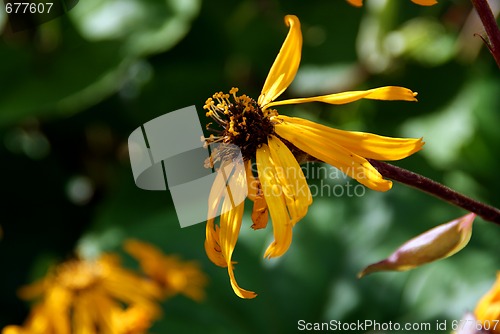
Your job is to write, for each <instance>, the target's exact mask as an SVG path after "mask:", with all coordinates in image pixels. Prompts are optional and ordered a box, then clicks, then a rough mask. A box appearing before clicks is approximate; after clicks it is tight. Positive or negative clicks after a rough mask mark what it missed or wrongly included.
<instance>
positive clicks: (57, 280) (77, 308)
mask: <svg viewBox="0 0 500 334" xmlns="http://www.w3.org/2000/svg"><path fill="white" fill-rule="evenodd" d="M19 293H20V295H21V297H22V298H23V299H33V298H40V299H41V300H40V302H39V303H38V304H37V305H36V306H35V307H34V309H33V311H32V313H31V315H30V317H29V318H28V320H27V321H26V323H25V325H24V326H23V327H20V326H7V327H6V328H4V329H3V332H2V333H3V334H16V333H18V334H25V333H26V334H28V333H29V334H71V333H72V334H87V333H96V330H97V331H98V333H110V334H127V333H141V332H140V331H136V332H130V331H125V330H123V331H122V330H120V329H119V327H117V325H116V318H117V316H119V315H121V314H123V313H124V309H123V305H128V307H138V308H140V309H141V310H143V312H145V313H147V314H148V317H149V319H153V318H157V317H158V316H159V314H160V307H159V305H158V304H157V299H158V298H159V296H160V291H159V289H158V287H157V286H156V285H155V284H154V283H152V282H150V281H148V280H145V279H143V278H141V277H140V276H137V275H136V274H134V273H133V272H131V271H128V270H126V269H124V268H121V267H120V263H119V259H118V257H116V256H113V255H104V256H102V257H100V258H99V259H97V260H95V261H88V260H71V261H68V262H65V263H63V264H61V265H59V266H57V267H56V268H55V269H54V270H52V271H51V272H50V273H49V274H48V275H47V276H46V277H45V278H44V279H43V280H42V281H39V282H36V283H34V284H32V285H29V286H27V287H24V288H22V289H21V290H20V292H19ZM124 319H125V318H124V317H123V316H122V320H124Z"/></svg>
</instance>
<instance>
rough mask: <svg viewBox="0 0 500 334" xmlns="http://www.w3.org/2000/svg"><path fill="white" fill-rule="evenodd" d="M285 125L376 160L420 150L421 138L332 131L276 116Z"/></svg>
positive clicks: (391, 158)
mask: <svg viewBox="0 0 500 334" xmlns="http://www.w3.org/2000/svg"><path fill="white" fill-rule="evenodd" d="M275 119H277V120H281V121H283V122H284V123H285V124H292V125H295V126H297V127H298V128H302V129H306V130H309V131H311V132H313V133H315V134H317V135H318V136H322V137H323V138H324V140H325V141H328V142H332V143H336V144H338V145H340V146H342V147H344V148H346V149H348V150H349V151H351V152H354V153H356V154H357V155H359V156H362V157H364V158H368V159H376V160H399V159H403V158H406V157H408V156H410V155H412V154H413V153H415V152H417V151H419V150H421V149H422V146H423V145H424V142H423V141H422V138H418V139H416V138H391V137H384V136H379V135H375V134H371V133H365V132H354V131H344V130H338V129H333V128H330V127H328V126H325V125H321V124H318V123H314V122H311V121H308V120H305V119H303V118H297V117H288V116H284V115H280V116H277V117H276V118H275Z"/></svg>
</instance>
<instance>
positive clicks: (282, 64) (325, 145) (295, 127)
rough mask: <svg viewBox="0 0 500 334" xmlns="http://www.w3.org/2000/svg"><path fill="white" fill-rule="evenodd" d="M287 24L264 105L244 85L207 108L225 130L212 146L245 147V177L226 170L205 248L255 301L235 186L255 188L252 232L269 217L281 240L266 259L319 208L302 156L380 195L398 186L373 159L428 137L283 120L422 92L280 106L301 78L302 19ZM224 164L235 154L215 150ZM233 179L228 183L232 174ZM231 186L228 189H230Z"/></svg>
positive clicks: (380, 92) (380, 91)
mask: <svg viewBox="0 0 500 334" xmlns="http://www.w3.org/2000/svg"><path fill="white" fill-rule="evenodd" d="M285 23H286V24H287V25H288V26H289V27H290V30H289V32H288V35H287V37H286V39H285V42H284V43H283V46H282V47H281V50H280V52H279V54H278V56H277V58H276V60H275V61H274V64H273V65H272V67H271V70H270V72H269V74H268V76H267V79H266V81H265V83H264V87H263V88H262V92H261V95H260V96H259V98H258V101H255V100H253V99H252V98H250V97H248V96H246V95H241V96H238V95H237V94H236V93H237V92H238V89H237V88H232V89H231V91H230V92H229V93H230V94H224V93H222V92H220V93H216V94H214V95H213V97H212V98H209V99H208V100H207V101H206V103H205V106H204V108H205V109H206V110H207V116H209V117H211V118H213V119H214V121H215V122H216V123H217V124H218V125H219V126H220V128H222V130H216V129H212V128H211V124H208V125H207V129H209V130H212V131H214V132H215V133H216V134H217V135H216V136H214V135H213V134H212V135H210V137H209V138H207V139H206V141H207V144H212V143H217V142H219V143H227V144H233V145H236V146H238V147H239V148H240V149H241V152H242V156H243V161H244V164H245V166H244V169H245V170H246V180H245V177H244V175H245V173H241V170H243V168H241V170H239V167H238V166H234V164H233V167H234V168H233V170H231V171H225V168H222V167H221V168H220V169H219V170H220V171H222V173H219V174H218V175H217V177H216V179H215V181H214V184H213V186H212V191H211V193H210V196H209V212H208V217H215V216H216V214H215V213H216V212H217V208H218V207H219V206H220V205H221V203H222V211H221V212H222V214H221V216H220V223H219V226H217V225H215V223H214V219H208V221H207V231H206V241H205V250H206V252H207V255H208V257H209V258H210V260H211V261H212V262H214V263H215V264H216V265H218V266H221V267H227V268H228V273H229V277H230V282H231V285H232V287H233V290H234V292H235V293H236V294H237V295H238V296H239V297H241V298H253V297H255V296H256V294H255V293H254V292H252V291H247V290H244V289H242V288H240V287H239V286H238V284H237V283H236V279H235V277H234V272H233V264H234V263H233V262H232V260H231V258H232V253H233V250H234V247H235V245H236V241H237V239H238V234H239V231H240V227H241V220H242V216H243V208H244V203H241V204H239V205H237V206H235V205H233V196H232V194H231V191H230V189H238V187H239V186H241V187H244V186H245V182H246V183H247V185H248V197H249V199H250V200H252V201H253V202H254V208H253V212H252V220H253V223H254V224H253V225H252V228H254V229H257V228H263V227H265V226H266V224H267V219H268V212H269V214H270V215H271V220H272V223H273V233H274V241H273V242H272V243H271V245H270V246H269V247H268V248H267V250H266V252H265V255H264V256H265V257H267V258H271V257H276V256H280V255H282V254H284V253H285V252H286V251H287V250H288V248H289V246H290V244H291V241H292V227H293V226H294V225H295V224H296V223H297V222H298V221H299V220H300V219H302V218H303V217H304V216H305V215H306V213H307V210H308V207H309V205H310V204H311V203H312V197H311V193H310V191H309V187H308V186H307V183H306V180H305V177H304V174H303V172H302V170H301V168H300V166H299V162H298V161H297V158H298V160H302V159H301V158H300V157H301V156H302V157H304V156H312V157H313V158H315V159H317V160H321V161H324V162H326V163H328V164H331V165H332V166H335V167H337V168H339V169H340V170H342V171H343V172H344V173H345V174H347V175H348V176H350V177H352V178H354V179H356V180H358V181H359V182H360V183H362V184H364V185H365V186H367V187H369V188H371V189H374V190H379V191H386V190H389V189H390V188H391V186H392V183H391V181H389V180H384V179H383V178H382V175H381V174H380V173H379V172H378V171H377V170H376V169H375V168H374V167H373V166H372V165H371V164H370V163H369V162H368V160H367V159H366V158H370V159H377V160H398V159H402V158H405V157H407V156H409V155H411V154H413V153H415V152H417V151H418V150H420V149H421V148H422V145H423V142H422V140H421V139H400V138H389V137H382V136H378V135H374V134H370V133H362V132H349V131H342V130H337V129H332V128H329V127H326V126H323V125H320V124H317V123H314V122H311V121H308V120H305V119H301V118H295V117H287V116H283V115H279V114H278V112H277V111H276V110H274V109H271V107H274V106H278V105H285V104H298V103H306V102H313V101H318V102H324V103H329V104H345V103H349V102H353V101H356V100H359V99H374V100H406V101H416V98H415V96H416V93H413V92H412V91H411V90H409V89H407V88H403V87H393V86H391V87H381V88H375V89H370V90H366V91H351V92H343V93H338V94H329V95H323V96H316V97H310V98H297V99H290V100H284V101H275V100H276V98H278V97H279V96H280V95H281V94H282V93H283V92H284V91H285V89H286V88H287V87H288V86H289V85H290V84H291V82H292V81H293V79H294V77H295V74H296V73H297V70H298V67H299V63H300V57H301V49H302V33H301V30H300V22H299V19H298V18H297V17H296V16H294V15H287V16H286V17H285ZM254 159H255V160H256V163H257V174H258V178H256V177H254V176H253V173H252V170H251V161H252V160H254ZM218 160H220V161H222V164H221V166H227V165H228V162H231V161H232V156H231V155H230V154H227V152H224V150H218V151H217V150H215V152H214V151H212V155H211V158H210V163H209V165H211V166H213V162H215V161H218ZM226 174H227V175H230V174H232V175H233V177H232V178H231V179H230V181H229V183H230V184H229V185H230V187H227V186H226V178H225V175H226ZM226 189H227V190H226Z"/></svg>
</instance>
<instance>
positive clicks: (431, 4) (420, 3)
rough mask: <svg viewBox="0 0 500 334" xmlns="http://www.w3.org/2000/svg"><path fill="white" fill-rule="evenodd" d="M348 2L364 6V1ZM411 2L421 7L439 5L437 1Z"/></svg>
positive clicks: (351, 0) (418, 0)
mask: <svg viewBox="0 0 500 334" xmlns="http://www.w3.org/2000/svg"><path fill="white" fill-rule="evenodd" d="M347 2H349V3H350V4H351V5H353V6H356V7H361V6H363V0H347ZM411 2H413V3H416V4H417V5H421V6H433V5H435V4H437V3H438V2H437V1H436V0H411Z"/></svg>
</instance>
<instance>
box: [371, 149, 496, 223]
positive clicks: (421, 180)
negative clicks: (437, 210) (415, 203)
mask: <svg viewBox="0 0 500 334" xmlns="http://www.w3.org/2000/svg"><path fill="white" fill-rule="evenodd" d="M368 161H369V162H370V163H371V164H372V165H373V167H375V168H376V169H377V170H378V171H379V173H380V174H382V175H383V176H384V177H386V178H388V179H392V180H394V181H398V182H401V183H404V184H406V185H408V186H410V187H413V188H416V189H418V190H421V191H423V192H426V193H428V194H431V195H433V196H436V197H438V198H440V199H442V200H444V201H446V202H448V203H451V204H454V205H456V206H458V207H460V208H462V209H465V210H467V211H470V212H473V213H475V214H477V215H478V216H480V217H481V218H483V219H484V220H486V221H489V222H492V223H495V224H498V225H500V210H499V209H497V208H495V207H493V206H490V205H487V204H484V203H481V202H478V201H476V200H474V199H472V198H470V197H467V196H465V195H462V194H461V193H459V192H457V191H455V190H453V189H450V188H448V187H446V186H445V185H442V184H441V183H439V182H436V181H434V180H431V179H429V178H427V177H425V176H422V175H420V174H417V173H414V172H412V171H409V170H407V169H404V168H401V167H397V166H394V165H391V164H388V163H386V162H382V161H377V160H372V159H368Z"/></svg>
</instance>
